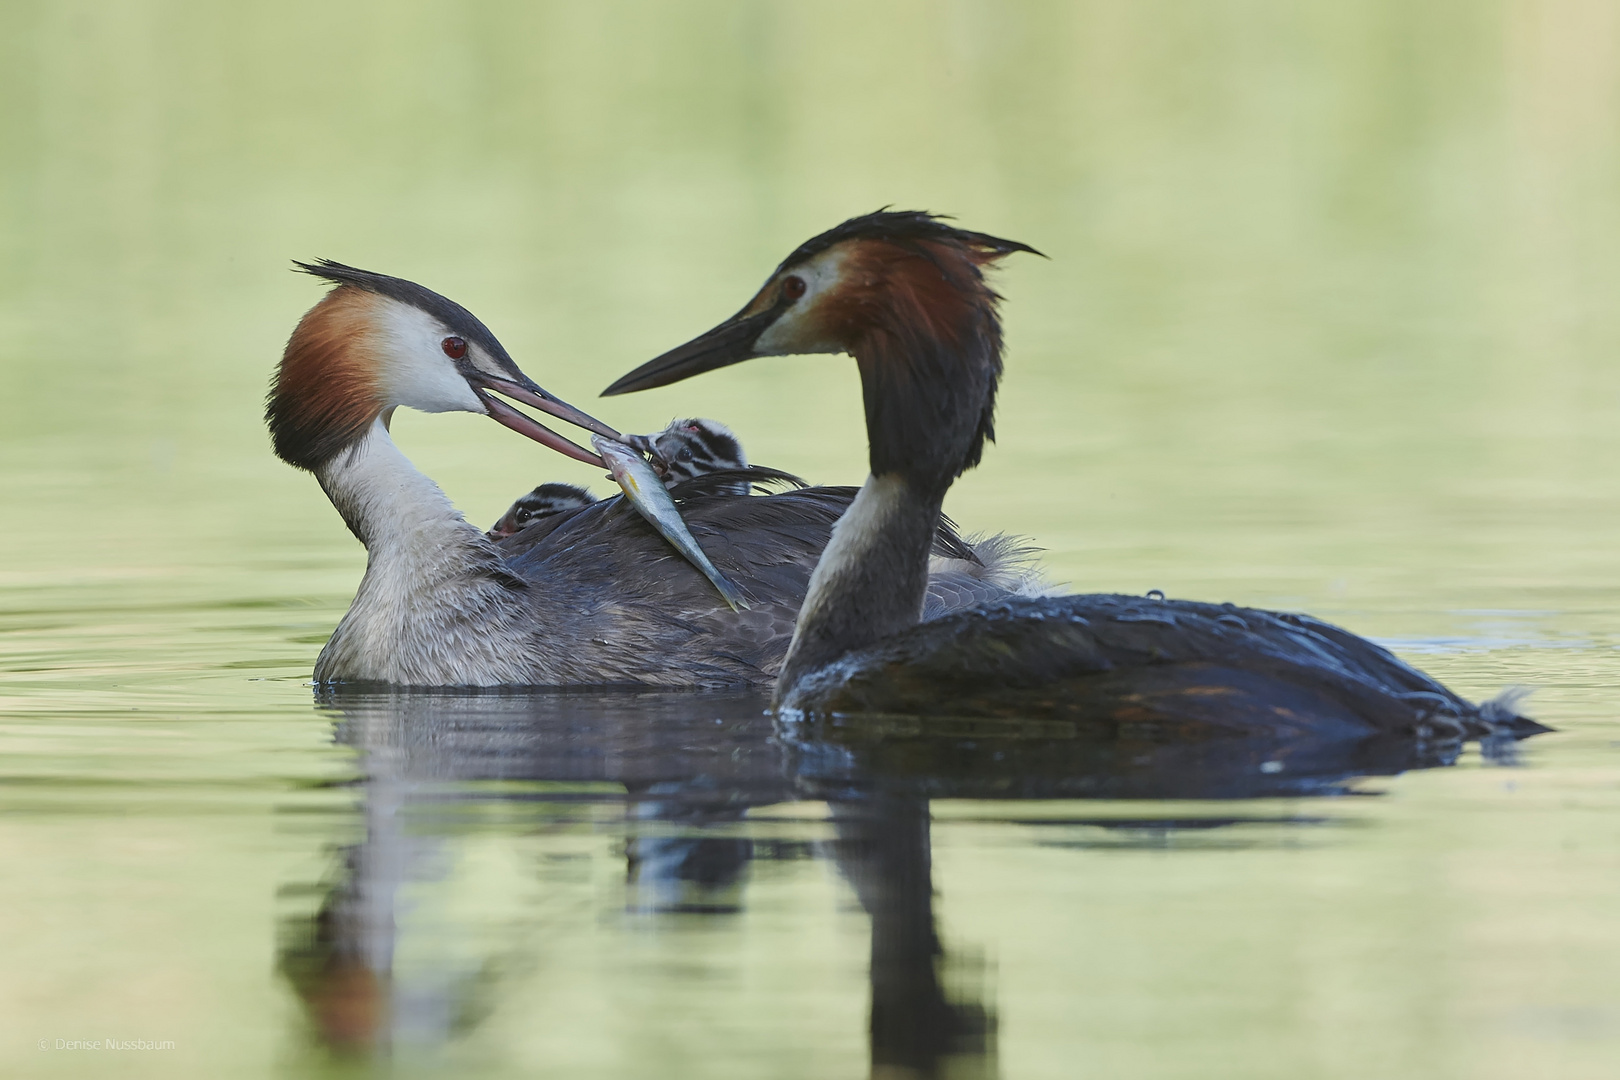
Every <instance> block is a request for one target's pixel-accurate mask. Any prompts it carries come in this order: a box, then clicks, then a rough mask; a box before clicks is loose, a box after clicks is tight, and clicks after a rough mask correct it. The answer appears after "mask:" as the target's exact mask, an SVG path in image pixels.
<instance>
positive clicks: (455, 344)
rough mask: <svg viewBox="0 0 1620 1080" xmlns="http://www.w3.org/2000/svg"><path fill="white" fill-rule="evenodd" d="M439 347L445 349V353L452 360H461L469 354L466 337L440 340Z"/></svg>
mask: <svg viewBox="0 0 1620 1080" xmlns="http://www.w3.org/2000/svg"><path fill="white" fill-rule="evenodd" d="M439 348H441V349H443V350H444V355H446V356H448V357H449V358H450V359H452V360H460V359H461V358H462V357H463V356H466V355H467V342H466V340H465V339H464V338H458V337H447V338H445V339H444V340H443V341H441V342H439Z"/></svg>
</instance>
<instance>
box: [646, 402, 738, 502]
mask: <svg viewBox="0 0 1620 1080" xmlns="http://www.w3.org/2000/svg"><path fill="white" fill-rule="evenodd" d="M625 441H626V442H628V443H629V444H630V445H631V446H634V447H635V448H636V449H638V450H643V451H645V452H646V453H647V454H648V456H650V457H651V458H652V464H653V469H654V471H656V472H657V473H658V474H659V475H660V476H662V477H663V479H664V486H665V487H670V488H672V487H674V486H675V485H677V484H679V483H681V482H682V481H684V480H690V479H692V478H693V477H695V476H707V475H709V474H710V473H716V472H722V471H731V470H738V469H746V468H748V455H747V454H745V453H743V446H742V440H740V439H738V438H737V436H736V434H735V433H734V432H733V431H732V430H731V429H730V428H728V427H726V425H724V424H722V423H720V422H719V421H718V420H704V419H702V418H699V417H693V418H689V419H685V420H671V421H670V423H669V426H668V427H666V428H665V429H664V430H663V431H660V432H659V433H658V434H656V435H631V436H629V437H627V438H626V439H625ZM718 489H719V490H722V491H724V492H726V493H728V494H731V495H746V494H748V482H747V481H746V480H733V481H730V482H729V483H727V484H723V485H718Z"/></svg>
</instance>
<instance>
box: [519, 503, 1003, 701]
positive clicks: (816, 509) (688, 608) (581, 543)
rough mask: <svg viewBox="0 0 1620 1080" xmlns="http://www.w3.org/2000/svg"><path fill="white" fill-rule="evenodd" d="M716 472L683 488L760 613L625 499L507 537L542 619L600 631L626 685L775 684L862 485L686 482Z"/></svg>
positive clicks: (697, 531) (592, 649) (693, 516)
mask: <svg viewBox="0 0 1620 1080" xmlns="http://www.w3.org/2000/svg"><path fill="white" fill-rule="evenodd" d="M706 479H708V478H706V477H698V478H695V479H694V480H692V481H689V482H688V484H687V485H682V486H681V487H680V488H677V489H676V491H675V492H674V494H675V495H676V496H677V497H678V498H679V499H680V501H681V504H682V505H681V513H682V516H683V517H684V518H685V520H686V523H687V527H688V528H689V529H690V530H691V532H692V535H693V537H694V538H696V540H697V541H698V543H699V544H700V545H701V546H702V547H703V550H704V552H705V553H706V554H707V555H708V556H709V558H710V559H711V560H713V562H714V564H715V565H716V566H717V567H719V568H720V570H721V571H722V572H723V573H725V575H726V576H727V577H728V578H730V579H731V580H732V581H733V582H734V583H735V584H736V585H737V586H738V587H739V588H740V589H742V590H743V592H744V593H745V594H747V595H748V597H749V598H750V600H751V601H752V602H753V606H752V607H751V608H750V609H749V610H746V611H741V612H733V611H731V610H730V609H729V608H728V607H727V606H726V605H725V603H724V602H723V601H722V600H721V599H720V597H719V595H718V594H717V593H716V592H715V590H714V587H713V586H712V585H711V584H710V583H709V582H708V581H707V579H705V578H704V577H703V576H702V575H701V574H700V573H698V572H697V571H696V570H695V569H694V568H693V567H692V566H691V564H690V563H688V562H687V561H686V560H685V559H684V558H682V557H681V556H680V555H679V554H678V553H677V552H675V551H674V549H672V548H671V547H670V546H669V544H668V543H667V542H666V541H665V540H664V539H663V537H661V536H659V535H658V533H657V532H656V531H655V530H654V529H653V528H652V526H650V525H648V524H647V522H646V521H645V520H644V519H643V518H642V517H641V515H640V514H638V513H637V512H636V511H635V510H634V509H633V508H632V507H630V506H629V505H628V504H627V503H626V502H625V500H624V499H623V498H611V499H604V500H603V501H601V502H599V503H596V504H594V505H591V506H587V507H584V508H582V509H580V510H577V511H574V512H573V513H564V514H557V515H553V516H552V517H549V518H544V519H541V520H540V521H537V522H535V523H533V524H531V525H530V526H529V527H528V528H526V529H524V530H523V531H522V532H520V533H518V534H517V535H515V536H512V537H509V538H507V539H506V540H504V541H501V542H499V543H498V544H497V545H496V546H497V548H498V549H499V550H500V551H501V552H502V553H503V554H504V555H505V556H506V563H505V565H506V568H507V569H508V571H509V572H511V573H512V574H514V575H515V576H517V577H519V578H521V579H523V580H524V581H526V582H528V583H529V585H530V589H529V592H530V594H531V596H532V598H533V600H532V602H533V603H534V605H535V611H536V619H537V620H540V619H545V620H548V621H550V622H559V621H560V622H561V623H563V624H566V627H567V629H566V632H568V633H571V634H574V635H576V637H578V636H580V635H584V636H585V637H587V638H589V641H582V642H581V648H580V650H579V651H580V656H581V663H582V664H586V663H588V662H590V661H589V660H588V658H589V657H590V656H592V655H595V654H597V653H598V651H599V650H598V648H597V647H596V646H597V644H598V643H599V642H600V641H603V640H607V641H610V642H611V643H612V648H613V651H614V653H615V654H617V655H619V656H620V662H621V663H622V664H623V672H622V673H621V675H622V677H621V679H620V681H625V682H647V683H650V684H665V683H670V682H671V680H672V677H674V676H679V677H681V678H682V680H683V681H684V682H685V683H686V684H688V685H690V684H691V683H692V682H697V683H700V684H702V685H707V686H712V687H720V686H743V685H763V684H766V683H769V682H770V681H771V680H773V679H774V678H775V675H776V672H777V671H778V669H779V668H780V667H781V662H782V658H783V656H784V654H785V653H786V651H787V646H788V643H789V642H790V641H791V640H792V637H793V626H794V621H795V619H796V618H797V616H798V611H799V606H800V604H801V603H802V602H803V600H804V595H805V591H806V590H807V589H808V587H809V583H810V574H811V572H812V571H813V570H814V569H815V565H816V561H817V560H818V559H819V558H820V557H821V551H822V549H823V548H825V547H826V546H827V541H828V540H829V539H830V538H831V535H832V528H833V525H834V524H835V523H836V522H837V521H838V519H839V517H841V516H842V515H843V513H844V511H845V510H846V509H848V507H849V504H850V502H851V501H852V500H853V498H854V495H855V491H856V489H855V488H849V487H807V488H799V489H796V490H791V491H785V492H779V493H777V494H773V495H765V496H738V495H725V494H719V495H704V494H692V493H691V492H690V491H687V490H685V489H686V488H687V487H688V485H691V486H693V487H694V488H699V489H700V488H701V486H702V484H703V482H704V481H705V480H706ZM726 479H727V478H726V477H720V478H719V480H718V481H717V482H724V481H725V480H726ZM935 552H936V554H938V555H940V556H942V557H946V558H958V557H961V556H963V555H964V554H966V555H967V556H968V557H971V556H972V549H971V548H970V547H969V546H968V545H967V543H966V542H965V541H964V540H963V539H962V537H961V536H960V535H958V534H957V532H956V530H955V527H954V526H952V525H951V524H950V523H949V522H942V523H941V525H940V527H939V530H938V533H937V535H936V538H935ZM1008 595H1010V593H1009V592H1007V591H1006V590H996V589H993V588H991V587H989V586H987V585H986V584H985V583H982V582H981V583H979V588H977V589H974V590H964V589H963V588H962V587H961V586H960V584H959V583H958V582H957V581H956V580H954V579H942V580H941V582H940V588H939V592H938V595H937V596H936V595H934V594H933V592H931V593H930V596H929V602H928V611H929V612H930V615H938V614H944V613H948V612H952V611H957V610H960V609H961V607H963V606H964V605H965V604H970V603H979V602H983V601H984V600H986V599H998V598H1005V597H1007V596H1008ZM581 681H591V680H585V679H581ZM594 681H600V678H597V679H596V680H594Z"/></svg>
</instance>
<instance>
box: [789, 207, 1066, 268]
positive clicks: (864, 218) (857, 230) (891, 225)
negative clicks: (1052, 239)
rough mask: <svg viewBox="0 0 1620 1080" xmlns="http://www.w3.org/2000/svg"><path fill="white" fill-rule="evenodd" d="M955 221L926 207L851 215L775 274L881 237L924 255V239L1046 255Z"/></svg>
mask: <svg viewBox="0 0 1620 1080" xmlns="http://www.w3.org/2000/svg"><path fill="white" fill-rule="evenodd" d="M952 220H954V219H953V218H952V216H951V215H950V214H934V213H930V212H929V211H927V210H890V209H889V208H888V207H887V206H885V207H882V208H881V209H878V210H874V211H872V212H871V213H870V214H861V215H860V216H859V217H852V218H850V219H849V220H848V221H845V222H841V223H840V224H838V225H834V226H833V227H832V228H830V229H828V230H827V231H826V232H824V233H821V234H820V235H818V236H812V237H811V238H810V239H808V240H806V241H805V242H804V243H802V244H800V245H799V246H798V247H796V248H794V249H793V251H792V252H791V253H789V255H788V257H787V258H785V259H783V260H782V262H781V264H780V265H779V266H777V268H776V271H775V272H774V273H773V275H772V276H773V277H774V276H775V274H777V273H781V272H782V271H783V270H787V269H791V268H792V267H794V266H797V265H798V264H800V263H802V262H806V261H808V260H809V259H811V258H814V257H815V256H817V255H819V254H821V253H822V252H823V251H826V250H828V249H829V248H831V247H833V246H834V245H837V244H841V243H843V242H844V241H846V240H882V241H885V242H886V243H890V244H898V245H900V246H902V247H908V248H910V249H911V250H913V251H915V252H916V253H917V254H920V255H924V256H925V257H926V255H927V249H926V248H924V247H923V246H922V245H923V242H924V241H929V240H932V241H936V242H945V243H952V244H959V245H962V246H965V247H968V248H972V249H976V250H978V251H982V252H984V253H986V257H988V258H998V257H1000V256H1002V255H1011V254H1012V253H1013V252H1015V251H1025V252H1028V253H1029V254H1031V255H1040V256H1041V258H1043V259H1044V258H1046V256H1045V255H1043V254H1042V253H1041V252H1039V251H1036V250H1035V249H1034V248H1032V247H1030V246H1029V245H1028V244H1025V243H1020V242H1019V241H1017V240H1004V239H1002V238H1001V237H999V236H991V235H990V234H989V233H981V232H972V231H970V230H968V229H958V228H957V227H956V226H954V225H951V224H949V222H951V221H952Z"/></svg>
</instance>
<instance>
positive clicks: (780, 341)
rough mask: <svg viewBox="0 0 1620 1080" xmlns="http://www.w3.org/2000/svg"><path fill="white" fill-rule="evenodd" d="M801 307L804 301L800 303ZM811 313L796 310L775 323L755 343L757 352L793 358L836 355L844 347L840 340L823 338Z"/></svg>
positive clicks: (800, 309)
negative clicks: (801, 355)
mask: <svg viewBox="0 0 1620 1080" xmlns="http://www.w3.org/2000/svg"><path fill="white" fill-rule="evenodd" d="M800 303H801V305H802V303H803V301H801V302H800ZM814 324H815V320H814V319H812V318H811V317H810V312H808V311H806V310H804V308H803V307H802V306H801V307H795V308H794V309H793V310H791V311H789V312H788V313H787V314H786V315H783V316H782V317H781V318H780V319H777V320H776V321H775V322H773V323H771V325H770V329H768V330H766V331H765V332H764V333H763V334H761V335H759V338H758V340H756V341H755V342H754V352H756V353H758V354H759V355H760V356H790V355H793V354H795V353H835V352H843V351H844V347H843V346H842V345H840V344H838V343H837V342H836V341H826V340H823V339H822V336H821V333H820V331H819V329H817V328H816V327H815V325H814Z"/></svg>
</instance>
